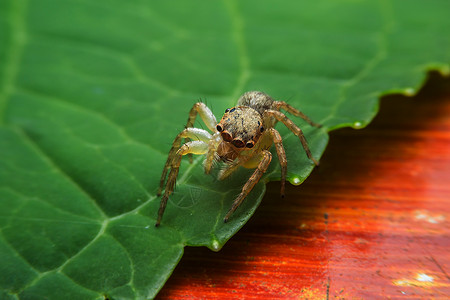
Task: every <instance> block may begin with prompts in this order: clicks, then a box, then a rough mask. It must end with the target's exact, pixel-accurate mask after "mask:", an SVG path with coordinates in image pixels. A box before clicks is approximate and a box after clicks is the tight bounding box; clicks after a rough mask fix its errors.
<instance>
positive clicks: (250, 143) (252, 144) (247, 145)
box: [245, 141, 255, 148]
mask: <svg viewBox="0 0 450 300" xmlns="http://www.w3.org/2000/svg"><path fill="white" fill-rule="evenodd" d="M254 145H255V143H253V141H250V142H247V144H245V147H247V148H253V146H254Z"/></svg>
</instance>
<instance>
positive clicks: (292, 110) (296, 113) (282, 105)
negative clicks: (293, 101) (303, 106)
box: [274, 101, 322, 128]
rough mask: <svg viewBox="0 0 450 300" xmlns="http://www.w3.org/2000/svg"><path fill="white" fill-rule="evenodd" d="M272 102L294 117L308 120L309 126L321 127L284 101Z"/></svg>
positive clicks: (278, 108)
mask: <svg viewBox="0 0 450 300" xmlns="http://www.w3.org/2000/svg"><path fill="white" fill-rule="evenodd" d="M274 104H275V107H276V109H277V110H280V109H284V110H285V111H287V112H288V113H290V114H293V115H294V116H296V117H300V118H302V119H303V120H305V121H306V122H308V123H309V124H310V125H311V126H314V127H318V128H320V127H322V125H320V124H318V123H314V122H313V121H311V119H310V118H309V117H308V116H307V115H305V114H304V113H302V112H301V111H299V110H298V109H296V108H295V107H293V106H291V105H289V104H287V103H286V102H284V101H274Z"/></svg>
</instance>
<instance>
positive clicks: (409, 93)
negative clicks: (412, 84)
mask: <svg viewBox="0 0 450 300" xmlns="http://www.w3.org/2000/svg"><path fill="white" fill-rule="evenodd" d="M415 92H416V91H415V90H414V89H413V88H406V89H404V90H403V93H404V94H405V95H406V96H413V95H414V94H415Z"/></svg>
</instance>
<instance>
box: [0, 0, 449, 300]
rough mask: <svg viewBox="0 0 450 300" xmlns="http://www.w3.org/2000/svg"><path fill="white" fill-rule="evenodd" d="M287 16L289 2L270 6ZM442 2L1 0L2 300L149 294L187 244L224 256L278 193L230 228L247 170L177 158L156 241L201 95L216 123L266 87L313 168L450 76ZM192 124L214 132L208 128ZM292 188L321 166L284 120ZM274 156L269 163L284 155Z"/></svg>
mask: <svg viewBox="0 0 450 300" xmlns="http://www.w3.org/2000/svg"><path fill="white" fill-rule="evenodd" d="M277 4H278V3H277ZM449 9H450V4H449V2H448V1H446V0H442V1H437V0H436V1H427V2H424V1H408V2H407V3H406V2H403V1H387V0H386V1H362V2H359V1H353V0H348V1H331V0H329V1H319V2H318V1H283V2H282V4H280V5H275V2H269V1H256V0H255V1H254V0H244V1H231V0H230V1H215V0H213V1H200V0H195V1H194V0H191V1H177V2H173V1H171V2H167V1H166V2H163V1H151V2H150V1H138V0H135V1H85V0H70V1H56V0H39V1H38V0H5V1H2V2H1V3H0V76H1V77H0V151H1V152H0V153H1V157H0V228H1V235H0V273H1V274H2V276H0V287H1V290H2V292H1V294H0V297H1V298H5V299H9V298H11V299H17V298H26V299H28V298H32V299H35V298H36V299H37V298H47V299H62V298H69V299H103V298H104V297H110V298H113V299H115V298H117V299H133V298H139V299H144V298H151V297H154V296H155V295H156V293H157V292H158V290H159V289H160V288H161V286H162V285H163V284H164V282H165V281H166V280H167V278H168V277H169V276H170V274H171V272H172V270H173V268H174V267H175V265H176V264H177V262H178V261H179V259H180V258H181V256H182V253H183V248H184V246H186V245H190V246H207V247H209V248H211V249H213V250H219V249H220V248H221V247H222V246H223V245H224V243H225V242H226V241H227V240H228V239H229V238H230V237H231V236H232V235H233V234H234V233H236V232H237V231H238V230H239V228H241V227H242V226H243V224H244V223H245V222H246V221H247V220H248V219H249V218H250V216H251V215H252V214H253V212H254V211H255V209H256V208H257V206H258V204H259V203H260V201H261V199H262V196H263V194H264V191H265V185H264V183H265V182H267V181H269V180H279V178H280V172H279V166H278V161H277V159H276V158H275V156H276V155H274V160H273V161H272V164H271V167H270V169H269V171H268V172H267V174H266V175H265V177H264V180H262V181H261V182H260V183H259V184H258V185H257V186H256V187H255V188H254V190H253V191H252V193H251V194H250V195H249V197H248V198H247V199H246V201H244V203H243V205H242V206H241V207H239V209H238V210H237V211H236V213H235V214H234V215H233V216H232V218H231V219H230V222H229V223H227V224H224V223H223V222H222V219H223V217H224V215H225V213H226V212H227V210H228V209H229V207H230V205H231V203H232V201H233V200H234V198H235V197H236V195H237V194H238V193H239V192H240V189H241V188H242V185H243V184H244V183H245V182H246V180H247V179H248V177H249V176H250V175H251V172H252V170H244V169H242V170H239V171H238V172H236V174H233V175H234V176H232V177H231V178H230V179H227V180H225V181H223V182H220V181H218V180H217V179H216V178H215V177H214V176H211V175H205V174H204V173H203V170H202V166H201V162H202V159H203V158H202V157H197V158H195V159H194V163H193V164H189V163H188V161H187V160H186V161H184V162H183V164H182V168H181V171H180V176H179V180H178V184H177V189H176V192H175V193H174V195H173V196H172V197H171V198H170V200H169V204H168V206H167V209H166V213H165V215H164V218H163V222H162V225H161V227H160V228H155V227H154V224H155V217H156V214H157V209H158V207H159V198H158V197H157V196H156V195H155V194H156V191H157V188H158V185H159V177H160V172H161V170H162V167H163V165H164V163H165V160H166V157H167V153H168V150H169V149H170V145H171V143H172V140H173V138H174V137H175V136H176V134H177V133H178V132H179V131H180V130H181V129H182V128H183V126H184V125H185V122H186V118H187V113H188V111H189V109H190V108H191V107H192V105H193V104H194V103H195V102H196V101H198V100H199V99H202V100H203V101H205V102H206V103H207V104H208V105H209V106H210V107H211V108H212V109H213V111H214V113H215V114H216V116H217V118H220V115H221V114H222V112H223V110H224V109H225V108H226V107H230V106H232V105H233V104H234V103H235V102H236V100H237V99H238V97H239V96H240V94H242V93H243V92H245V91H248V90H262V91H264V92H266V93H268V94H270V95H271V96H273V97H274V98H276V99H280V100H285V101H287V102H288V103H290V104H291V105H293V106H295V107H297V108H299V109H301V110H302V111H303V112H304V113H306V114H307V115H309V116H310V117H311V118H312V119H313V120H314V121H316V122H320V123H321V124H323V125H324V127H323V128H322V129H316V128H311V127H310V126H308V125H307V124H306V123H305V122H303V121H302V120H299V119H298V118H294V117H292V119H293V120H294V121H295V122H296V123H297V124H299V125H300V126H301V127H302V128H303V129H304V132H305V134H306V137H307V139H308V141H309V144H310V147H311V149H312V152H313V155H314V157H316V158H319V157H320V155H321V154H322V153H323V151H324V149H325V147H326V144H327V140H328V134H327V132H328V131H330V130H333V129H336V128H340V127H344V126H353V127H356V128H361V127H364V126H365V125H367V124H368V123H369V122H370V120H371V119H372V118H373V117H374V115H375V114H376V112H377V109H378V98H379V97H380V96H381V95H383V94H386V93H392V92H401V93H407V94H412V93H414V92H415V91H417V89H418V88H419V87H420V85H421V84H422V83H423V81H424V78H425V76H426V72H427V71H428V70H430V69H435V70H440V71H441V72H443V73H447V74H448V73H449V61H450V60H449V58H450V51H449V50H450V43H449V39H450V37H449V35H448V34H445V32H446V31H447V29H448V28H449V25H450V21H449V18H448V11H449ZM197 126H199V127H201V126H203V127H205V126H204V125H202V124H201V122H198V123H197ZM277 129H279V130H280V132H281V133H282V135H283V140H284V145H285V148H286V152H287V157H288V176H289V180H290V181H291V182H292V183H293V184H300V183H301V182H302V181H303V180H305V178H306V177H307V176H308V175H309V173H310V172H311V170H312V169H313V164H312V162H311V161H310V160H308V159H307V157H306V155H305V154H304V151H303V150H302V148H301V145H300V142H299V141H298V139H297V138H296V137H295V136H293V134H292V133H290V132H289V131H288V130H287V129H286V128H283V126H282V124H278V125H277ZM273 153H274V154H275V152H273Z"/></svg>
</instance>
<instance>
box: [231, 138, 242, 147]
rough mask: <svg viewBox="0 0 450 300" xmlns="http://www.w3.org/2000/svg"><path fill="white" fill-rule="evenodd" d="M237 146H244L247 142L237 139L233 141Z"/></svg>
mask: <svg viewBox="0 0 450 300" xmlns="http://www.w3.org/2000/svg"><path fill="white" fill-rule="evenodd" d="M231 143H232V144H233V145H234V146H235V147H236V148H244V146H245V144H244V142H243V141H241V140H238V139H235V140H233V141H232V142H231Z"/></svg>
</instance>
